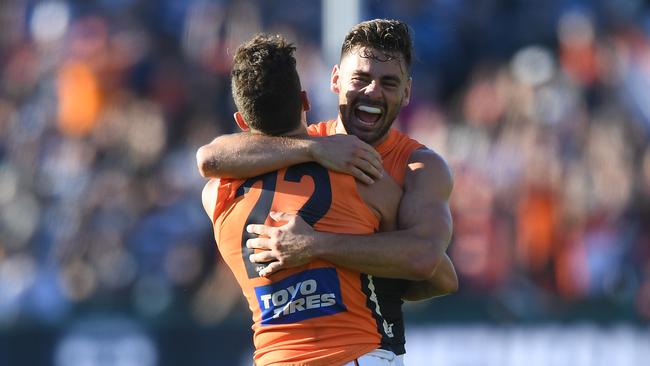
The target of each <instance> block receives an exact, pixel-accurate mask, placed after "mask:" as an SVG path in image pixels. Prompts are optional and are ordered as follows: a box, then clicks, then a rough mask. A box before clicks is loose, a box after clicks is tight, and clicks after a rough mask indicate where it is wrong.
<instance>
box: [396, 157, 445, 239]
mask: <svg viewBox="0 0 650 366" xmlns="http://www.w3.org/2000/svg"><path fill="white" fill-rule="evenodd" d="M407 169H408V170H407V172H406V176H405V182H404V195H403V197H402V201H401V203H400V207H399V212H398V226H399V229H400V230H413V231H414V232H415V233H417V234H418V235H419V236H422V237H423V238H426V239H437V240H435V242H444V243H445V249H446V244H448V242H449V240H450V238H451V230H452V220H451V212H450V210H449V197H450V195H451V190H452V186H453V182H452V176H451V171H450V170H449V168H448V166H447V164H446V162H445V161H444V160H443V159H442V158H441V157H440V156H439V155H437V154H436V153H434V152H433V151H431V150H418V151H416V152H414V153H413V155H412V156H411V159H410V161H409V165H408V168H407Z"/></svg>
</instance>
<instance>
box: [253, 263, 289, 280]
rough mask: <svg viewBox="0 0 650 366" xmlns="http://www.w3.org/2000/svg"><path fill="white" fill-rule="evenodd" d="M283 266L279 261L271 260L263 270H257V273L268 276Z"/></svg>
mask: <svg viewBox="0 0 650 366" xmlns="http://www.w3.org/2000/svg"><path fill="white" fill-rule="evenodd" d="M283 268H284V266H283V265H281V264H280V262H271V263H269V264H268V265H267V266H266V267H265V268H264V269H263V270H261V271H259V275H260V276H261V277H268V276H270V275H272V274H274V273H276V272H278V271H280V270H281V269H283Z"/></svg>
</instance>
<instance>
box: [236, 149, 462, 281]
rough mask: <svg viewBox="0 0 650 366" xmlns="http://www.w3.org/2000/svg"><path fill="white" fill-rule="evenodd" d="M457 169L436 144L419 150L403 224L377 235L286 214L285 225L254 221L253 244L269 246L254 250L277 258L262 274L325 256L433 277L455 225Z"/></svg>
mask: <svg viewBox="0 0 650 366" xmlns="http://www.w3.org/2000/svg"><path fill="white" fill-rule="evenodd" d="M452 185H453V183H452V178H451V172H450V171H449V168H448V166H447V164H446V163H445V162H444V160H443V159H442V158H441V157H440V156H439V155H437V154H436V153H434V152H433V151H431V150H418V151H415V152H414V153H413V154H412V156H411V159H410V163H409V168H408V171H407V173H406V177H405V185H404V192H405V193H404V195H403V197H402V201H401V204H400V208H399V214H398V220H399V227H400V230H398V231H394V232H385V233H377V234H373V235H346V234H334V233H324V232H316V231H314V230H313V229H312V228H311V227H310V226H309V225H307V224H306V223H305V222H304V221H303V220H302V219H301V218H299V217H295V216H293V217H290V216H285V217H283V219H282V220H280V221H288V223H287V224H285V225H284V226H280V227H273V228H272V227H265V226H264V225H250V226H249V229H250V231H251V232H253V233H257V234H260V235H265V236H267V237H266V238H264V237H259V238H255V239H250V240H249V242H248V245H249V246H250V247H251V248H259V249H267V250H266V251H264V252H260V253H257V254H254V255H252V256H251V260H252V261H254V262H258V263H263V262H272V263H270V264H269V265H268V266H267V267H266V268H265V270H263V271H262V272H261V274H262V275H270V274H272V273H275V272H277V271H278V270H280V269H282V268H288V267H294V266H297V265H301V264H304V263H307V262H309V261H311V260H312V259H314V258H323V259H326V260H329V261H331V262H333V263H335V264H337V265H340V266H343V267H348V268H352V269H355V270H358V271H360V272H363V273H368V274H372V275H375V276H381V277H389V278H403V279H409V280H429V279H431V277H432V276H433V274H434V270H435V269H436V267H437V266H438V264H439V263H440V262H441V261H442V260H443V258H444V257H445V250H446V249H447V246H448V245H449V240H450V238H451V231H452V220H451V213H450V211H449V196H450V194H451V190H452Z"/></svg>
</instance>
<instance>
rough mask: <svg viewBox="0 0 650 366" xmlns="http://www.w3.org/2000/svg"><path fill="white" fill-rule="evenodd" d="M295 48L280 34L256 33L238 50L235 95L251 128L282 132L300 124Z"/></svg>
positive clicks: (234, 77) (234, 67)
mask: <svg viewBox="0 0 650 366" xmlns="http://www.w3.org/2000/svg"><path fill="white" fill-rule="evenodd" d="M295 50H296V47H294V46H293V44H291V43H289V42H287V40H285V39H284V38H283V37H281V36H279V35H266V34H257V35H255V36H254V37H253V38H252V39H251V40H249V41H248V42H246V43H244V44H242V45H241V46H239V48H237V51H236V52H235V58H234V62H233V68H232V72H231V83H232V96H233V99H234V100H235V105H236V106H237V109H238V110H239V112H240V113H241V114H242V116H243V117H244V119H245V120H246V122H247V123H248V125H249V126H250V127H251V128H254V129H256V130H258V131H260V132H262V133H265V134H268V135H275V136H277V135H282V134H284V133H287V132H289V131H292V130H295V129H296V128H298V126H299V125H300V123H301V121H300V113H301V112H302V109H301V107H302V99H301V96H300V92H301V91H302V89H301V87H300V77H299V76H298V71H296V59H295V58H294V56H293V53H294V51H295Z"/></svg>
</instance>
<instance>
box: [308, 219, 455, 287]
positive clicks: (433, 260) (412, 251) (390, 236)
mask: <svg viewBox="0 0 650 366" xmlns="http://www.w3.org/2000/svg"><path fill="white" fill-rule="evenodd" d="M442 244H443V243H436V241H435V240H429V239H423V238H422V237H421V236H418V235H415V234H414V233H413V231H412V230H401V231H393V232H385V233H377V234H374V235H346V234H334V233H323V232H319V233H318V234H317V236H316V237H315V245H314V253H313V254H314V257H319V258H322V259H325V260H327V261H330V262H332V263H334V264H337V265H339V266H342V267H346V268H351V269H354V270H357V271H359V272H362V273H367V274H371V275H373V276H379V277H387V278H401V279H408V280H424V279H428V278H430V277H431V275H432V273H433V271H434V269H435V268H436V266H437V265H438V263H440V261H442V259H443V257H444V255H445V254H444V248H446V245H442Z"/></svg>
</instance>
